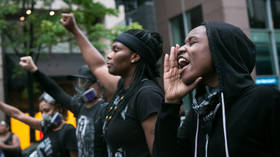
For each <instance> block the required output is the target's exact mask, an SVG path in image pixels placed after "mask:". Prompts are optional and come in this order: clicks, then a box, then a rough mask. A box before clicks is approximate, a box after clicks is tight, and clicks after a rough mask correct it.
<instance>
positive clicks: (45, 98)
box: [39, 92, 68, 119]
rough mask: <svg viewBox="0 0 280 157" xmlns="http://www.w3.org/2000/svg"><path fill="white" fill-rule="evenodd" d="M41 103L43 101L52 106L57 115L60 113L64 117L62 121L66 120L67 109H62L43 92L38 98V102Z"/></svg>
mask: <svg viewBox="0 0 280 157" xmlns="http://www.w3.org/2000/svg"><path fill="white" fill-rule="evenodd" d="M42 101H45V102H46V103H48V104H50V105H52V106H54V107H55V109H57V110H58V112H59V113H61V114H62V115H63V117H64V119H66V118H67V115H68V114H67V109H66V108H65V107H63V106H62V105H61V104H58V103H56V101H55V99H54V98H53V97H52V96H50V95H49V94H48V93H46V92H44V93H43V94H42V95H41V96H40V97H39V102H40V103H41V102H42Z"/></svg>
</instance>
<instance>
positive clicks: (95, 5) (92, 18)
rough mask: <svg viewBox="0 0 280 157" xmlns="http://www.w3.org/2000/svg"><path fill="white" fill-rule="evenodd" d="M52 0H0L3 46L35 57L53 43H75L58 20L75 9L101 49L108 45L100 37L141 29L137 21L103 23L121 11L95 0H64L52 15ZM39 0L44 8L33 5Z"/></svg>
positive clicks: (78, 17)
mask: <svg viewBox="0 0 280 157" xmlns="http://www.w3.org/2000/svg"><path fill="white" fill-rule="evenodd" d="M53 2H54V0H0V32H1V36H2V37H3V40H2V42H1V43H0V44H1V46H3V47H5V48H6V50H9V52H14V53H16V54H17V55H18V56H23V55H30V56H33V58H34V56H38V54H40V52H42V51H43V50H46V48H48V47H50V46H54V45H57V44H58V43H62V42H71V43H72V42H73V40H74V39H73V37H72V36H71V35H70V33H68V32H67V31H66V30H65V28H64V27H63V26H62V25H61V24H60V22H59V21H60V18H61V16H60V15H61V13H73V14H74V15H75V18H76V21H77V23H78V25H79V27H80V28H81V30H82V31H83V32H85V33H86V35H87V36H88V38H89V39H90V41H91V42H92V44H93V45H94V46H95V47H96V48H97V49H98V50H99V51H100V52H101V53H103V52H104V50H105V48H106V45H105V43H104V42H103V41H104V40H101V39H107V40H109V41H112V40H113V39H114V38H115V37H116V36H117V35H118V34H119V33H120V32H123V31H125V30H127V29H130V28H137V29H142V27H141V26H140V25H139V24H138V23H132V24H131V25H129V26H124V25H118V26H116V27H114V28H113V29H108V28H106V27H105V26H104V25H103V24H102V22H103V20H104V17H105V15H111V16H117V15H118V13H119V11H118V10H117V9H115V8H107V7H105V6H104V5H103V4H101V3H99V2H95V1H94V0H63V2H64V3H65V4H66V6H67V7H66V8H63V9H61V10H55V15H54V16H50V15H49V11H50V10H51V5H52V4H53ZM38 3H40V4H41V5H40V6H41V8H38V7H37V8H34V6H38V5H36V4H38ZM31 8H34V9H33V10H32V9H31ZM28 9H31V10H32V13H31V14H30V15H27V13H26V11H27V10H28ZM23 18H24V19H23ZM20 19H22V20H20ZM74 43H75V42H74ZM107 46H108V45H107ZM35 62H36V61H35ZM14 73H15V76H17V75H21V74H22V73H23V71H22V70H20V69H19V68H15V69H14Z"/></svg>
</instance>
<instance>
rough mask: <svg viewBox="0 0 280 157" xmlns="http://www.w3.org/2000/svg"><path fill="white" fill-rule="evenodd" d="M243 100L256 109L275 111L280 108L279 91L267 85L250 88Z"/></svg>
mask: <svg viewBox="0 0 280 157" xmlns="http://www.w3.org/2000/svg"><path fill="white" fill-rule="evenodd" d="M243 99H244V100H245V101H247V102H250V104H252V106H253V107H254V108H265V109H270V110H271V109H273V108H275V107H277V108H279V106H280V92H279V90H277V89H275V88H273V87H270V86H265V85H256V86H254V87H253V88H250V89H249V90H248V91H247V92H246V94H245V95H243Z"/></svg>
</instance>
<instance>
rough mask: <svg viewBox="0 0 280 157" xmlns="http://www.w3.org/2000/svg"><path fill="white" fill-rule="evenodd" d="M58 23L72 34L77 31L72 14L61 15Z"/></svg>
mask: <svg viewBox="0 0 280 157" xmlns="http://www.w3.org/2000/svg"><path fill="white" fill-rule="evenodd" d="M60 23H61V24H62V25H63V26H64V27H65V28H66V29H67V30H68V31H70V32H72V33H73V32H75V31H76V30H77V29H78V26H77V23H76V20H75V17H74V14H73V13H62V14H61V19H60Z"/></svg>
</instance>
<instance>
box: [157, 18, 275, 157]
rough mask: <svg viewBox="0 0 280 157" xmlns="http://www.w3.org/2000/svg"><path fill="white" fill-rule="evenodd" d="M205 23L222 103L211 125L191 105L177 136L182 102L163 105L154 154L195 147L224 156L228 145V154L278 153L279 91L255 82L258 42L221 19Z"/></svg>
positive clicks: (160, 156) (188, 152) (185, 152)
mask: <svg viewBox="0 0 280 157" xmlns="http://www.w3.org/2000/svg"><path fill="white" fill-rule="evenodd" d="M205 26H206V31H207V36H208V41H209V47H210V51H211V55H212V60H213V62H214V66H215V69H216V71H217V73H218V78H219V85H218V86H219V88H220V89H221V92H220V96H219V103H220V104H221V107H220V108H219V109H218V111H217V113H216V115H215V117H214V119H213V120H212V121H211V123H208V124H211V125H205V123H204V121H203V117H199V114H198V113H196V112H194V110H193V109H192V110H191V111H190V113H188V115H187V117H186V119H185V120H184V123H183V125H182V127H180V128H181V130H180V131H179V133H180V134H179V136H177V128H178V125H179V116H178V111H179V104H163V105H162V108H161V112H160V114H159V116H158V117H159V118H158V121H157V126H156V137H155V143H154V153H153V155H154V156H155V157H169V156H174V157H179V156H194V152H195V150H197V156H200V157H205V156H206V155H207V156H208V157H216V156H226V151H225V148H226V144H227V145H228V153H229V156H254V157H263V156H266V157H267V156H280V151H279V147H280V143H279V141H280V134H279V132H280V125H279V124H280V116H279V110H280V93H279V91H278V90H276V89H274V88H272V87H267V86H258V85H255V83H254V81H253V80H252V78H251V76H250V73H251V72H252V70H253V67H254V65H255V46H254V44H253V43H252V42H251V41H250V40H249V39H248V38H247V37H246V35H245V34H244V33H243V32H242V31H241V30H240V29H239V28H237V27H235V26H232V25H229V24H225V23H220V22H208V23H205ZM222 95H224V97H222ZM222 107H224V108H225V112H222ZM222 113H224V115H225V116H223V114H222ZM223 118H225V124H226V125H225V124H223ZM208 126H210V127H208ZM209 128H210V129H209ZM224 128H225V129H224ZM224 130H226V136H225V133H224ZM196 135H197V140H196ZM196 142H197V148H196V147H195V143H196Z"/></svg>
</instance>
